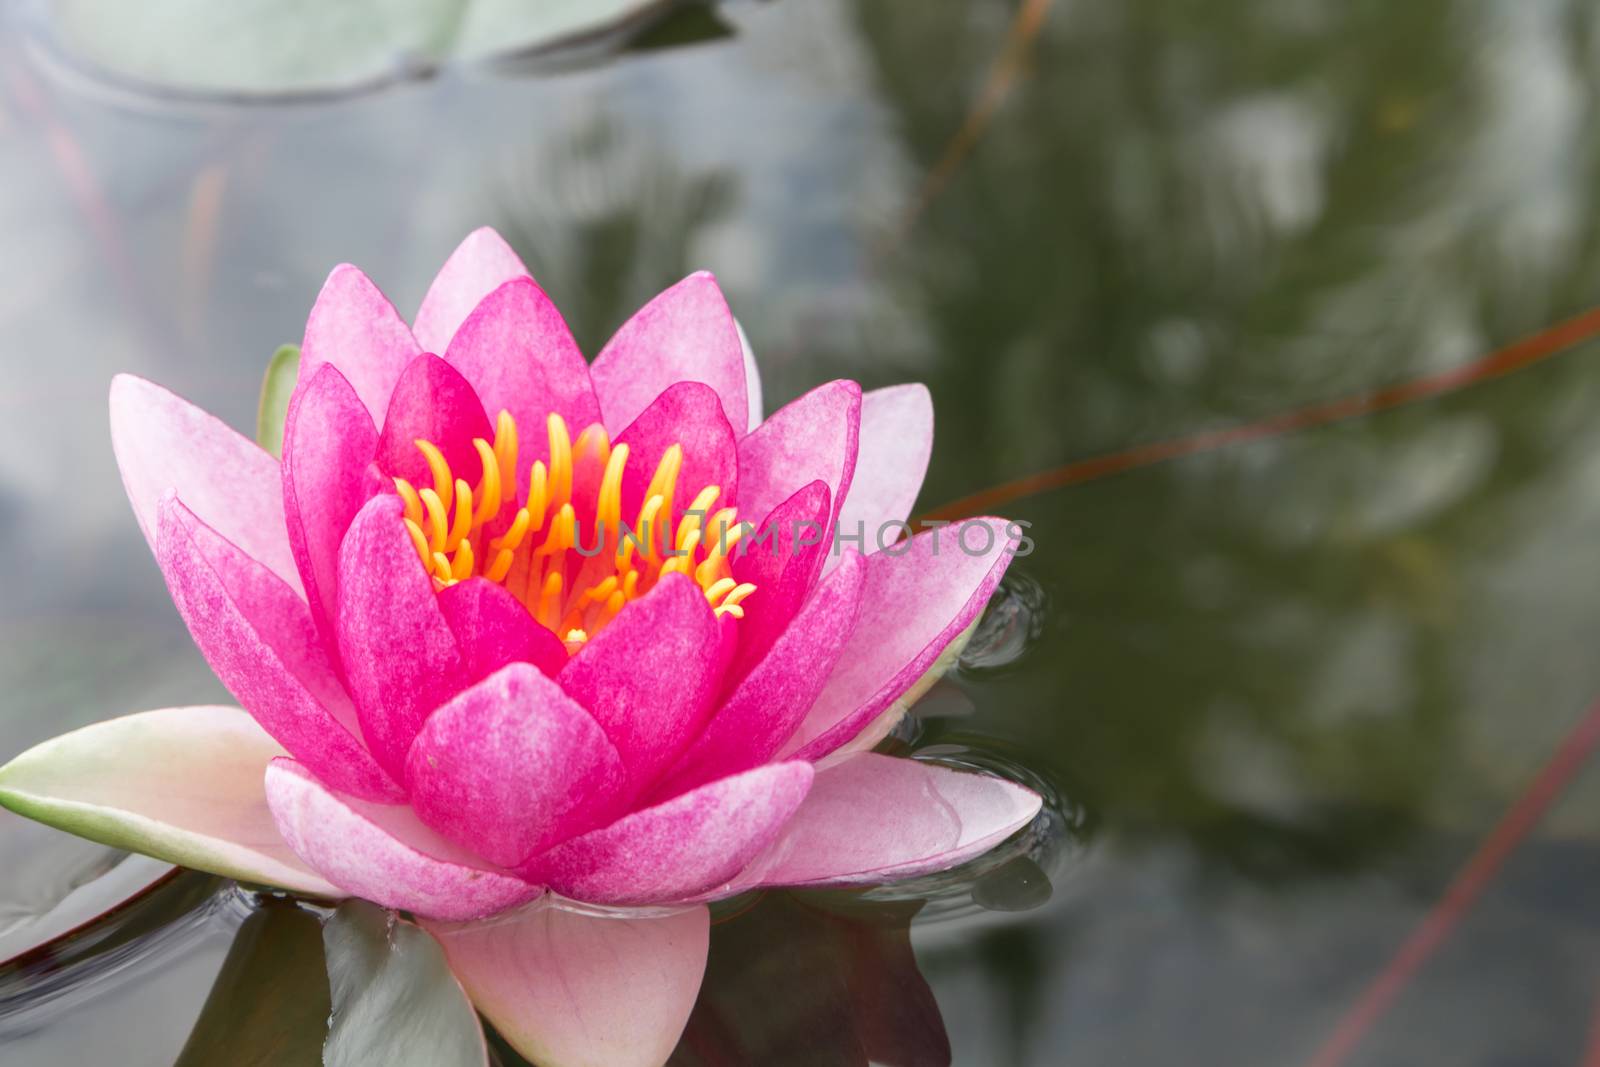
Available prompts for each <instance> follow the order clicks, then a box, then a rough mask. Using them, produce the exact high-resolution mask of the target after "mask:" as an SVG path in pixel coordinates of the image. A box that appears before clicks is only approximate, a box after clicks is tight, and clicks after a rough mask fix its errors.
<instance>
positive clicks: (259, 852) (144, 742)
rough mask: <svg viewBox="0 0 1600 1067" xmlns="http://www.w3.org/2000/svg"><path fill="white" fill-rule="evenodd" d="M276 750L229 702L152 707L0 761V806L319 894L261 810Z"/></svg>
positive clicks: (330, 890) (169, 857)
mask: <svg viewBox="0 0 1600 1067" xmlns="http://www.w3.org/2000/svg"><path fill="white" fill-rule="evenodd" d="M282 755H283V749H282V747H280V746H279V745H278V743H277V742H276V741H274V740H273V739H272V738H271V737H269V736H267V734H266V732H265V731H263V730H262V729H261V727H260V726H259V725H258V724H257V723H255V722H254V721H253V720H252V719H251V718H250V716H248V715H246V714H245V713H244V712H243V711H240V710H239V709H238V708H227V707H214V706H202V707H187V708H161V709H159V710H157V711H142V712H139V713H137V714H134V715H124V716H122V717H120V718H116V719H107V720H105V721H104V722H97V723H92V724H90V725H89V726H85V727H82V728H81V729H77V730H73V731H71V732H70V733H65V734H61V735H60V736H58V737H53V738H51V739H50V740H48V741H45V742H44V743H42V744H39V745H36V746H34V747H33V748H31V749H29V750H28V751H27V752H24V753H23V754H22V755H20V756H17V757H16V758H15V759H13V760H12V761H11V762H9V763H7V764H6V765H5V766H4V767H3V768H0V804H4V806H5V807H7V808H10V809H11V810H13V811H16V812H18V813H20V814H23V815H26V816H28V817H29V818H31V819H37V820H38V821H40V822H43V823H45V824H47V825H50V826H54V827H57V828H59V829H62V830H66V831H68V832H70V833H74V834H77V835H78V836H80V837H86V838H88V839H89V840H91V841H98V842H100V843H102V844H106V845H111V846H112V847H114V848H122V849H127V850H129V851H132V852H139V853H142V854H143V855H146V856H154V857H156V858H157V859H163V860H166V861H167V862H168V863H176V864H179V865H181V866H185V867H191V868H193V869H195V870H199V871H208V872H210V873H212V874H219V875H222V876H223V877H225V878H237V879H239V880H241V881H246V882H257V883H260V884H263V885H272V886H280V887H282V888H284V889H292V890H294V891H296V892H300V893H309V894H311V895H313V896H319V897H338V896H341V895H342V894H341V893H340V892H339V891H338V890H337V889H336V888H334V887H333V886H331V885H329V884H328V883H327V882H326V881H324V880H323V879H322V877H321V876H320V875H318V874H317V873H316V872H315V871H313V870H312V869H311V868H309V867H307V866H306V865H305V864H303V863H301V862H300V860H299V859H298V858H297V857H296V856H295V854H294V853H293V852H291V851H290V850H289V847H288V845H286V844H285V843H284V841H283V838H282V837H281V836H280V835H279V834H278V831H277V828H276V827H275V826H274V825H273V822H272V813H271V812H269V811H268V810H267V798H266V794H265V792H264V790H263V787H262V775H263V774H264V773H265V771H266V769H267V765H268V764H269V763H270V762H271V761H272V760H274V759H276V758H278V757H281V756H282Z"/></svg>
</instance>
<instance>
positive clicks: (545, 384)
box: [445, 278, 600, 486]
mask: <svg viewBox="0 0 1600 1067" xmlns="http://www.w3.org/2000/svg"><path fill="white" fill-rule="evenodd" d="M445 360H446V361H447V362H449V364H450V365H451V366H452V367H455V368H456V369H457V370H459V371H460V372H461V373H462V375H463V376H465V378H466V379H467V381H469V382H471V383H472V386H473V388H474V389H476V390H477V392H478V397H479V398H480V399H481V400H482V402H483V408H484V412H485V413H486V414H487V415H488V416H489V417H490V418H491V419H496V418H498V417H499V414H500V412H501V411H502V410H504V411H509V412H510V413H511V417H512V418H513V419H515V420H516V423H517V430H518V438H519V441H520V444H521V448H520V450H519V452H518V462H517V467H518V477H517V484H518V485H521V486H525V485H526V483H527V478H526V474H525V472H526V471H528V470H529V469H531V468H532V466H533V461H534V460H536V459H543V460H546V461H548V460H549V458H550V456H549V452H550V445H549V437H548V436H547V434H546V431H545V422H546V420H547V419H548V417H549V416H550V414H551V413H552V412H554V413H556V414H558V415H560V416H561V417H562V418H563V419H564V420H566V423H567V428H568V431H569V432H570V433H571V434H573V435H574V436H576V435H577V434H579V433H581V432H582V431H583V429H584V427H586V426H588V425H589V424H590V423H595V422H599V421H600V404H599V402H598V401H597V400H595V396H594V389H593V388H592V387H591V386H590V385H589V367H588V364H587V363H585V362H584V359H583V353H582V352H580V351H578V343H577V342H576V341H574V340H573V339H572V331H570V330H568V329H567V324H566V321H565V320H563V319H562V317H561V312H559V311H557V310H556V306H555V304H554V303H552V302H551V300H550V298H549V297H548V296H545V294H544V290H542V289H540V288H539V287H538V286H537V285H535V284H534V281H533V279H532V278H514V279H512V280H511V281H508V282H506V283H505V284H503V285H501V286H500V287H499V288H498V289H496V290H494V291H493V292H492V293H490V294H489V295H488V296H486V297H484V298H483V302H482V303H480V304H479V305H478V306H477V309H476V310H474V311H473V312H472V314H470V315H468V316H467V318H466V321H465V322H463V323H462V324H461V328H460V329H459V330H458V331H457V332H456V335H455V339H454V340H452V341H451V342H450V348H449V349H448V351H446V352H445Z"/></svg>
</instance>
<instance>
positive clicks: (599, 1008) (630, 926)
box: [423, 905, 711, 1067]
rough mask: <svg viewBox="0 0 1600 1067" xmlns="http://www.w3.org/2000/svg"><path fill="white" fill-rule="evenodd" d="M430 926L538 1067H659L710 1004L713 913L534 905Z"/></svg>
mask: <svg viewBox="0 0 1600 1067" xmlns="http://www.w3.org/2000/svg"><path fill="white" fill-rule="evenodd" d="M423 926H424V927H425V928H426V929H427V930H428V932H429V933H431V934H432V935H433V936H434V937H436V938H438V939H439V943H440V944H441V945H443V946H444V951H445V956H446V958H447V959H448V960H449V961H450V969H451V970H452V971H454V972H455V974H456V977H457V978H459V979H460V980H461V984H462V985H463V986H464V987H465V988H466V990H467V995H468V996H470V997H471V998H472V1002H473V1004H474V1005H476V1006H477V1008H478V1010H479V1011H481V1012H483V1014H484V1015H485V1016H487V1017H488V1019H489V1021H490V1022H492V1023H493V1024H494V1026H495V1029H496V1030H498V1031H500V1033H501V1034H502V1035H503V1036H504V1037H505V1038H506V1040H507V1041H509V1042H511V1045H512V1047H514V1048H515V1049H516V1050H517V1051H518V1052H519V1053H521V1054H522V1055H523V1056H525V1057H527V1058H528V1059H529V1060H530V1061H531V1062H534V1063H539V1064H545V1065H548V1067H660V1065H661V1064H664V1063H666V1062H667V1059H668V1057H670V1056H671V1055H672V1051H673V1049H674V1048H675V1047H676V1046H677V1044H678V1038H679V1037H680V1036H681V1035H682V1033H683V1029H684V1026H685V1025H686V1024H687V1023H688V1021H689V1013H690V1012H691V1011H692V1010H693V1008H694V1003H695V999H696V997H698V995H699V993H700V983H701V980H702V979H703V978H704V976H705V969H706V956H707V952H708V950H709V945H710V927H711V921H710V913H709V912H708V911H707V910H706V908H705V907H704V906H698V907H693V908H689V909H686V910H683V911H678V912H675V913H673V914H670V915H662V916H651V917H632V916H629V917H622V916H597V915H583V914H579V913H577V912H573V911H568V910H565V909H562V908H559V907H540V906H538V905H535V906H533V907H531V908H528V909H525V910H523V911H519V912H514V913H512V914H509V915H506V916H504V917H502V918H495V919H487V920H484V921H483V922H477V923H468V924H465V925H459V926H457V925H449V926H447V925H443V924H440V923H433V922H425V923H424V924H423Z"/></svg>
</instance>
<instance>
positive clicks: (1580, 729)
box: [1306, 702, 1600, 1067]
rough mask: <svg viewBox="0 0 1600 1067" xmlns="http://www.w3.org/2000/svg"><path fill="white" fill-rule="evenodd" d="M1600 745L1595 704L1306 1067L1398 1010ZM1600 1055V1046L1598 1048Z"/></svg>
mask: <svg viewBox="0 0 1600 1067" xmlns="http://www.w3.org/2000/svg"><path fill="white" fill-rule="evenodd" d="M1596 747H1600V702H1596V703H1595V704H1594V705H1593V706H1592V707H1591V708H1590V709H1589V711H1588V712H1587V713H1586V714H1585V715H1584V717H1583V718H1582V719H1581V720H1579V722H1578V724H1577V725H1576V726H1574V727H1573V729H1572V730H1571V731H1570V732H1568V734H1567V736H1566V737H1565V738H1563V739H1562V742H1561V745H1560V746H1559V747H1558V748H1557V749H1556V751H1555V754H1554V755H1553V756H1551V757H1550V761H1549V762H1548V763H1546V764H1545V765H1544V766H1543V767H1542V768H1541V769H1540V770H1539V773H1538V774H1537V775H1536V776H1535V777H1534V779H1533V781H1532V783H1530V784H1529V786H1528V788H1527V790H1526V791H1525V792H1524V793H1523V794H1522V795H1521V796H1520V797H1518V798H1517V801H1516V803H1514V804H1513V805H1512V806H1511V808H1510V810H1508V811H1507V812H1506V814H1505V815H1504V816H1502V817H1501V819H1500V821H1499V822H1498V823H1496V824H1495V827H1494V829H1493V830H1491V831H1490V832H1489V835H1488V837H1486V838H1484V840H1483V842H1482V843H1481V844H1480V845H1479V846H1478V848H1477V851H1475V852H1474V853H1473V854H1472V857H1471V858H1470V859H1469V860H1467V863H1466V866H1464V867H1462V868H1461V870H1460V871H1459V872H1458V873H1457V874H1456V876H1455V878H1454V879H1452V880H1451V882H1450V885H1449V887H1448V888H1447V889H1446V890H1445V892H1444V895H1443V896H1442V897H1440V898H1439V900H1438V902H1437V903H1436V904H1434V906H1433V907H1432V908H1431V909H1430V910H1429V911H1428V914H1427V915H1426V916H1424V917H1423V920H1422V922H1420V923H1419V924H1418V925H1417V926H1416V928H1415V929H1414V930H1413V931H1412V932H1411V934H1410V936H1408V937H1407V938H1406V940H1405V941H1404V942H1403V943H1402V944H1401V946H1400V949H1399V951H1398V952H1396V953H1395V954H1394V956H1393V957H1392V958H1391V959H1390V960H1389V962H1388V964H1387V965H1385V967H1384V968H1383V970H1382V971H1380V972H1379V973H1378V975H1377V977H1376V978H1374V979H1373V980H1372V981H1371V982H1370V983H1369V984H1368V985H1367V987H1366V988H1365V989H1364V990H1363V991H1362V993H1361V995H1360V996H1359V997H1357V998H1356V1000H1355V1003H1354V1004H1353V1005H1352V1006H1351V1008H1350V1010H1349V1011H1347V1012H1346V1013H1345V1014H1344V1016H1343V1017H1342V1018H1341V1019H1340V1020H1339V1022H1338V1024H1337V1025H1336V1026H1334V1028H1333V1032H1332V1033H1331V1034H1330V1035H1329V1036H1328V1038H1327V1040H1326V1041H1324V1042H1323V1043H1322V1045H1321V1047H1320V1048H1318V1049H1317V1051H1316V1053H1315V1054H1314V1055H1312V1057H1311V1058H1310V1059H1309V1060H1307V1061H1306V1067H1340V1065H1342V1064H1343V1063H1344V1062H1345V1060H1346V1059H1347V1058H1348V1057H1349V1055H1350V1053H1351V1052H1352V1051H1354V1050H1355V1047H1356V1046H1357V1045H1358V1044H1360V1042H1361V1039H1362V1038H1364V1037H1365V1036H1366V1035H1367V1032H1368V1031H1369V1030H1371V1029H1372V1027H1373V1025H1374V1024H1376V1023H1377V1022H1378V1020H1379V1019H1381V1018H1382V1017H1383V1015H1384V1014H1385V1013H1386V1012H1387V1011H1388V1010H1389V1008H1390V1007H1391V1006H1393V1004H1394V1002H1395V1000H1396V999H1397V998H1398V997H1399V996H1400V994H1401V992H1403V991H1404V990H1405V988H1406V986H1407V985H1408V984H1409V983H1410V981H1411V979H1412V978H1413V977H1415V975H1416V973H1417V972H1418V971H1419V970H1420V969H1421V968H1422V966H1423V964H1425V963H1426V962H1427V961H1428V959H1429V957H1431V956H1432V955H1433V953H1434V952H1435V950H1437V949H1438V947H1439V946H1440V945H1441V944H1443V943H1444V941H1445V939H1446V938H1447V937H1449V936H1450V934H1451V932H1452V931H1454V930H1455V928H1456V926H1457V925H1458V924H1459V923H1460V922H1461V920H1462V918H1463V917H1465V916H1466V914H1467V912H1468V911H1470V910H1471V909H1472V906H1473V904H1474V903H1476V902H1477V899H1478V897H1479V896H1480V895H1481V894H1482V893H1483V890H1484V888H1485V887H1486V886H1487V885H1488V884H1489V883H1490V881H1492V880H1493V879H1494V877H1495V875H1496V874H1498V873H1499V871H1500V868H1501V867H1502V866H1504V865H1505V862H1506V860H1507V858H1509V857H1510V855H1511V853H1512V852H1513V851H1515V850H1516V847H1517V845H1519V844H1520V843H1521V842H1522V840H1523V838H1525V837H1527V836H1528V833H1529V832H1530V831H1531V830H1532V829H1533V828H1534V826H1535V825H1536V824H1537V823H1538V822H1539V819H1540V817H1541V816H1543V815H1544V813H1545V812H1546V811H1548V810H1549V808H1550V805H1551V804H1553V803H1554V802H1555V800H1556V798H1557V797H1559V796H1560V795H1561V793H1562V791H1563V790H1564V789H1565V788H1566V787H1567V785H1568V784H1570V783H1571V781H1572V779H1573V777H1574V776H1576V775H1577V773H1578V771H1579V770H1580V769H1581V768H1582V767H1583V765H1584V763H1585V761H1587V760H1588V758H1589V757H1590V756H1592V755H1593V754H1594V751H1595V749H1596ZM1595 1048H1596V1051H1600V1046H1596V1047H1595ZM1595 1057H1596V1052H1594V1051H1592V1052H1591V1054H1590V1057H1589V1059H1588V1060H1587V1061H1586V1067H1597V1065H1600V1060H1597V1059H1596V1058H1595Z"/></svg>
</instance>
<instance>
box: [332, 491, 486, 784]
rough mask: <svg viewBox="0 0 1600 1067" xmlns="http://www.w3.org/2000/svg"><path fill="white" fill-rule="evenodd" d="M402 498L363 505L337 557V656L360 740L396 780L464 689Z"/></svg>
mask: <svg viewBox="0 0 1600 1067" xmlns="http://www.w3.org/2000/svg"><path fill="white" fill-rule="evenodd" d="M401 510H402V507H401V504H400V498H399V497H397V496H394V495H392V494H391V495H384V496H376V497H373V498H372V499H371V500H369V501H367V503H366V506H365V507H363V508H362V509H361V511H360V513H359V514H357V515H356V518H355V521H354V522H353V523H351V524H350V531H349V532H348V533H347V534H345V538H344V546H343V547H342V548H341V549H340V551H339V619H338V624H339V654H340V657H341V659H342V660H343V661H344V667H345V676H346V678H347V680H348V681H349V684H350V695H351V696H352V697H354V698H355V704H356V712H357V715H358V718H359V719H360V722H361V734H362V736H363V737H364V738H366V741H367V747H368V748H369V749H371V750H372V754H373V755H374V756H375V757H377V760H378V763H379V764H381V765H382V766H383V768H384V769H385V770H387V771H388V772H389V773H390V774H392V775H393V776H394V777H395V778H396V779H402V780H403V776H404V774H405V760H406V750H407V749H409V748H410V747H411V741H412V739H413V738H415V737H416V736H417V731H418V730H420V729H422V722H423V720H424V719H426V718H427V717H428V713H429V712H430V711H432V710H433V709H434V708H436V707H438V706H439V705H440V704H442V703H444V701H445V700H448V699H449V698H450V697H451V696H453V695H454V694H455V692H456V691H457V690H458V689H459V688H460V687H461V684H462V680H463V678H464V675H463V663H462V656H461V652H460V650H459V649H458V647H457V646H456V639H455V635H454V634H453V633H452V632H451V629H450V625H449V623H447V622H446V621H445V617H444V615H443V613H442V612H441V611H440V610H439V601H438V598H436V597H435V596H434V593H433V579H431V578H429V577H428V574H427V572H426V571H424V570H423V569H422V561H421V560H420V559H418V558H417V550H416V549H415V548H414V547H412V544H411V538H410V536H409V535H408V534H407V533H406V530H405V527H404V526H403V525H402V524H401V521H400V513H401Z"/></svg>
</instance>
